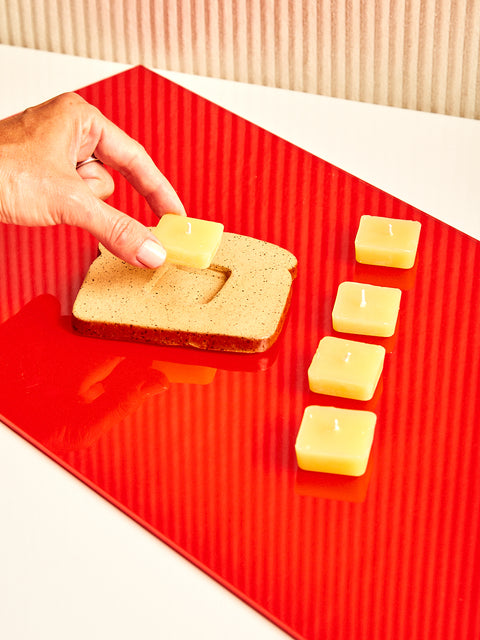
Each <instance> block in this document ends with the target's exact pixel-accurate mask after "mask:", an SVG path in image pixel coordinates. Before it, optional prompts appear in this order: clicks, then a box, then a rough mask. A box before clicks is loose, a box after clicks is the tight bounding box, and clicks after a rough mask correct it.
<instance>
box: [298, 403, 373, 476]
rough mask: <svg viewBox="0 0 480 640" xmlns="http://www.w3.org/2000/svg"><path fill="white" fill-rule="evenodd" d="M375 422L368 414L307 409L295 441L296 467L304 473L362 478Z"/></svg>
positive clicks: (370, 414) (348, 410)
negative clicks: (334, 474)
mask: <svg viewBox="0 0 480 640" xmlns="http://www.w3.org/2000/svg"><path fill="white" fill-rule="evenodd" d="M376 421H377V417H376V415H375V414H374V413H372V412H371V411H358V410H352V409H338V408H336V407H320V406H310V407H307V408H306V409H305V412H304V414H303V418H302V422H301V425H300V429H299V432H298V435H297V440H296V442H295V453H296V455H297V463H298V466H299V467H300V469H304V470H305V471H320V472H323V473H338V474H341V475H348V476H361V475H363V474H364V473H365V470H366V468H367V464H368V458H369V456H370V450H371V448H372V442H373V436H374V432H375V423H376Z"/></svg>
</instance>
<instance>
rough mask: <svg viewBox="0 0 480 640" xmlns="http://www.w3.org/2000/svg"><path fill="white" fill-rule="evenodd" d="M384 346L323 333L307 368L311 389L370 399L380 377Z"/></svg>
mask: <svg viewBox="0 0 480 640" xmlns="http://www.w3.org/2000/svg"><path fill="white" fill-rule="evenodd" d="M384 359H385V349H384V347H381V346H380V345H376V344H365V343H363V342H357V341H355V340H344V339H343V338H335V337H333V336H326V337H325V338H322V339H321V340H320V343H319V345H318V348H317V351H316V353H315V355H314V356H313V360H312V363H311V364H310V367H309V369H308V383H309V386H310V389H311V391H314V392H315V393H324V394H327V395H331V396H338V397H341V398H351V399H352V400H371V398H372V397H373V394H374V393H375V389H376V386H377V384H378V381H379V379H380V375H381V373H382V369H383V362H384Z"/></svg>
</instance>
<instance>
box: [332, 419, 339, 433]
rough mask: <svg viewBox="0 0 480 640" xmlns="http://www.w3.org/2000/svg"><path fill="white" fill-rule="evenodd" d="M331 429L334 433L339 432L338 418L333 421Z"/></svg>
mask: <svg viewBox="0 0 480 640" xmlns="http://www.w3.org/2000/svg"><path fill="white" fill-rule="evenodd" d="M333 429H334V431H340V425H339V424H338V418H335V420H334V425H333Z"/></svg>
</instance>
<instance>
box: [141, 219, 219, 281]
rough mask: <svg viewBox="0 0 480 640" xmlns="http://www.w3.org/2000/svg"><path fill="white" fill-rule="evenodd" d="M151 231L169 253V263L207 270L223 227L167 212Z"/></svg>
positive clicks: (207, 221)
mask: <svg viewBox="0 0 480 640" xmlns="http://www.w3.org/2000/svg"><path fill="white" fill-rule="evenodd" d="M152 231H153V233H154V234H155V236H156V237H157V238H158V239H159V240H160V242H161V244H162V245H163V247H164V249H165V251H166V252H167V260H168V261H169V262H173V263H175V264H180V265H184V266H187V267H194V268H197V269H206V268H208V267H209V266H210V263H211V262H212V259H213V257H214V255H215V253H216V252H217V249H218V247H219V245H220V241H221V239H222V235H223V224H221V223H220V222H210V221H209V220H201V219H199V218H187V217H185V216H179V215H175V214H172V213H167V214H165V215H164V216H162V218H160V221H159V223H158V225H157V226H156V227H155V228H154V229H152Z"/></svg>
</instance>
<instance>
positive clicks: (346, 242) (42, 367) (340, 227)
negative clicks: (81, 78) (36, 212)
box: [0, 69, 480, 640]
mask: <svg viewBox="0 0 480 640" xmlns="http://www.w3.org/2000/svg"><path fill="white" fill-rule="evenodd" d="M81 93H82V95H84V96H85V97H86V98H87V99H88V100H90V101H91V102H93V103H95V104H97V105H98V106H99V107H100V108H101V109H102V111H103V112H104V113H106V115H107V116H108V117H110V118H112V119H113V121H115V122H116V123H118V124H119V125H120V126H122V128H124V129H125V130H126V131H127V132H128V133H129V134H131V135H135V137H136V138H138V139H139V140H140V141H141V142H142V144H144V145H145V146H146V147H147V148H148V149H149V150H150V151H152V153H153V155H154V159H155V161H156V162H157V164H159V165H160V166H162V167H163V168H164V169H165V171H166V173H167V175H168V176H169V177H171V178H172V180H173V182H174V184H175V186H176V187H177V188H178V190H179V192H180V194H181V196H182V200H183V201H184V203H185V205H186V207H187V210H189V211H192V210H196V211H197V212H198V214H199V215H201V216H204V217H211V218H214V219H218V220H222V221H223V222H224V223H225V227H226V229H228V230H232V231H235V232H238V233H243V234H246V235H255V236H257V237H260V238H261V239H264V240H268V241H272V242H275V243H277V244H279V245H280V246H283V247H285V248H287V249H289V250H291V251H292V252H293V253H294V254H295V255H296V256H297V257H298V260H299V273H298V278H297V280H296V282H295V283H294V296H293V300H292V306H291V310H290V315H289V319H288V322H287V324H286V326H285V328H284V331H283V333H282V335H281V336H280V338H279V343H278V345H277V347H278V351H276V350H275V348H274V349H273V354H268V353H267V354H264V355H263V356H262V357H261V358H260V359H259V360H257V359H252V358H250V357H246V358H244V357H242V356H231V357H230V358H228V357H225V354H202V353H198V352H195V351H193V350H181V349H168V348H166V349H161V348H158V347H149V346H147V345H133V344H126V343H115V342H113V341H112V342H109V341H105V340H96V339H93V338H92V339H89V338H84V337H80V336H78V335H75V334H73V333H72V332H71V330H70V329H69V328H68V327H69V324H68V320H69V319H68V318H64V321H63V324H62V323H60V322H59V320H58V313H59V307H60V305H59V303H58V302H57V301H56V300H55V298H53V297H45V296H41V295H40V294H42V293H44V292H46V291H47V292H50V293H52V294H54V295H55V297H56V298H57V299H59V300H61V301H63V302H64V304H66V303H68V301H69V300H71V299H72V298H73V296H74V292H75V290H76V288H77V287H78V272H79V270H81V268H82V265H84V264H85V260H86V259H87V258H88V259H91V258H92V247H93V244H92V242H91V240H89V239H87V237H86V236H84V235H83V234H80V233H77V232H73V231H72V232H68V233H66V230H65V229H61V228H60V229H43V230H40V229H36V230H28V229H17V228H16V227H5V226H0V267H1V268H0V276H1V277H2V278H3V279H2V280H1V281H0V285H1V286H0V311H2V313H3V318H8V317H10V316H11V314H12V313H13V312H15V311H17V310H18V308H19V307H20V306H23V305H26V306H25V307H24V308H23V309H22V311H21V313H20V314H18V316H16V317H11V318H10V320H9V321H8V322H4V323H3V324H2V325H0V412H2V413H3V415H4V416H6V418H7V419H9V420H10V421H11V422H12V423H13V424H14V425H15V426H16V428H18V429H20V430H23V431H24V432H26V434H27V436H28V437H29V438H30V439H32V440H33V441H34V442H36V443H39V444H40V445H41V446H44V447H45V448H46V449H47V451H49V452H52V453H53V454H57V455H58V456H60V461H61V463H62V464H66V465H67V468H68V469H70V470H71V471H73V473H75V474H76V475H77V476H79V477H80V478H82V479H83V480H84V481H85V482H87V483H89V484H90V486H93V487H94V488H95V489H96V490H98V491H100V492H101V493H102V494H103V495H105V496H106V497H107V498H108V499H109V500H111V501H112V502H113V503H114V504H117V505H118V506H119V507H120V508H122V509H123V510H125V512H126V513H128V514H129V515H132V517H134V518H135V519H136V520H137V521H138V522H140V523H141V524H142V525H143V526H145V527H147V528H148V529H149V530H150V531H152V532H153V533H154V534H155V535H157V536H159V537H160V538H161V539H163V540H165V541H167V542H168V543H169V544H171V545H172V546H173V547H174V548H175V549H178V550H179V551H181V553H183V554H184V555H185V556H186V557H188V558H189V559H191V560H192V561H194V562H196V563H197V564H198V565H199V566H201V567H202V568H203V569H204V570H205V571H208V572H209V573H210V574H211V575H213V576H214V577H215V578H217V579H218V580H219V581H221V582H222V583H223V584H225V585H226V586H227V587H228V588H230V589H232V591H233V592H234V593H237V594H239V595H240V596H241V597H243V598H244V599H245V600H246V601H247V602H249V603H250V604H252V605H253V606H255V607H257V608H258V609H259V610H260V611H261V612H263V613H265V614H266V615H268V616H269V617H270V618H271V619H272V620H274V621H275V622H276V623H277V624H279V625H281V626H282V627H283V628H285V629H287V630H288V631H289V632H290V633H291V634H292V635H293V636H294V637H296V638H301V639H308V640H353V639H355V640H356V639H362V640H363V639H368V640H472V639H475V640H476V639H478V638H479V637H480V608H479V607H478V602H479V601H480V544H479V540H480V538H479V534H480V482H479V468H480V429H479V426H478V425H479V423H480V404H479V400H478V398H479V392H480V286H479V284H480V282H479V273H480V243H478V242H477V241H475V240H473V239H472V238H470V237H468V236H466V235H463V234H461V233H459V232H457V231H455V230H454V229H452V228H451V227H448V226H446V225H444V224H442V223H440V222H438V221H436V220H434V219H433V218H431V217H429V216H428V215H426V214H423V213H421V212H419V211H417V210H415V209H413V208H412V207H410V206H408V205H406V204H404V203H402V202H400V201H398V200H396V199H395V198H393V197H391V196H389V195H387V194H385V193H383V192H380V191H379V190H377V189H375V188H374V187H372V186H370V185H367V184H366V183H364V182H361V181H360V180H358V179H356V178H354V177H352V176H350V175H348V174H346V173H344V172H342V171H340V170H339V169H337V168H335V167H332V166H331V165H329V164H327V163H326V162H324V161H322V160H320V159H318V158H316V157H313V156H311V155H309V154H307V153H305V152H303V151H301V150H300V149H298V148H296V147H293V146H292V145H290V144H288V143H287V142H285V141H283V140H281V139H279V138H277V137H275V136H273V135H271V134H269V133H267V132H266V131H264V130H261V129H259V128H257V127H255V126H254V125H252V124H249V123H247V122H245V121H244V120H242V119H240V118H237V117H235V116H233V115H232V114H231V113H229V112H227V111H224V110H222V109H220V108H218V107H216V106H215V105H212V104H209V103H208V102H206V101H205V100H203V99H201V98H199V97H198V96H194V95H192V94H190V93H188V92H187V91H185V90H183V89H182V88H180V87H178V86H176V85H174V84H171V83H169V82H167V81H165V80H163V79H161V78H159V77H158V76H156V75H155V74H153V73H150V72H148V71H146V70H144V69H134V70H132V71H129V72H128V73H125V74H121V75H119V76H115V77H114V78H111V79H109V80H106V81H104V82H102V83H100V84H98V85H95V86H93V87H89V88H87V89H84V90H82V92H81ZM113 97H115V98H116V99H115V100H112V98H113ZM159 143H160V144H159ZM122 182H123V181H118V187H119V188H118V189H117V190H116V192H115V195H114V196H113V200H112V202H113V203H114V204H115V205H116V206H118V207H119V208H122V209H125V210H129V211H131V212H132V213H133V212H137V213H138V215H139V217H141V218H142V219H143V220H144V221H146V220H147V218H148V214H147V212H146V211H145V209H144V208H141V201H140V199H139V198H137V196H134V195H132V194H133V192H132V190H131V189H127V188H126V187H125V186H123V187H121V186H120V185H121V184H122ZM365 213H370V214H376V215H385V216H391V217H395V218H408V219H417V220H420V221H421V223H422V234H421V240H420V246H419V260H418V264H417V265H416V267H414V269H413V270H411V271H409V272H407V273H403V272H397V271H398V270H385V269H381V268H380V269H378V268H374V267H365V266H363V267H362V266H360V265H357V264H356V262H355V257H354V250H353V247H354V237H355V233H356V229H357V226H358V221H359V218H360V216H361V215H362V214H365ZM16 256H19V257H18V258H17V257H16ZM386 271H388V273H386ZM392 272H393V273H392ZM346 279H353V280H357V281H363V282H371V283H377V284H382V283H383V284H388V285H390V286H396V285H398V286H400V287H401V288H402V290H403V291H404V293H403V297H402V305H401V310H400V315H399V329H398V332H397V335H396V336H395V340H394V341H393V342H392V343H390V345H389V347H390V348H389V353H388V354H387V358H386V364H385V368H384V372H383V376H382V380H381V387H380V392H379V393H377V394H376V396H375V397H374V399H373V400H372V401H371V402H368V403H361V402H348V401H342V400H341V399H339V398H331V397H323V396H319V395H316V394H313V393H311V392H310V391H309V389H308V383H307V376H306V372H307V368H308V365H309V364H310V361H311V358H312V355H313V353H314V350H315V347H316V345H317V344H318V340H319V339H320V338H321V337H322V336H324V335H327V334H330V333H331V332H332V327H331V310H332V306H333V300H334V297H335V293H336V289H337V287H338V284H339V283H340V282H341V281H343V280H346ZM28 301H30V303H29V304H26V303H27V302H28ZM67 313H68V310H67ZM357 338H358V337H357ZM379 341H380V340H379ZM169 360H171V361H173V362H175V363H177V364H179V365H184V366H186V369H185V370H184V374H185V380H184V382H183V383H182V382H181V381H180V382H178V380H177V382H172V381H170V383H168V382H167V381H166V379H165V382H166V384H165V385H164V387H162V388H159V387H158V382H159V380H152V369H151V367H152V363H153V364H155V367H154V370H155V371H154V373H155V372H157V373H158V372H160V371H162V369H165V371H166V372H168V362H167V364H165V362H163V361H169ZM72 363H74V366H72ZM205 364H208V366H210V367H214V368H216V369H217V371H216V375H215V378H214V380H213V381H212V382H211V383H210V384H193V383H192V380H191V378H192V375H191V374H192V371H191V367H192V365H197V366H199V365H205ZM170 366H171V362H170ZM178 373H181V369H179V370H178ZM187 373H188V376H187V375H186V374H187ZM166 375H167V374H166ZM179 377H181V376H179ZM153 381H155V382H156V383H157V386H156V387H155V391H154V392H153V391H152V389H151V387H150V385H152V382H153ZM79 389H81V390H83V392H84V393H83V396H82V395H81V394H80V393H79ZM87 391H88V392H89V394H90V395H88V396H87V397H86V396H85V393H86V392H87ZM95 391H96V392H97V395H96V396H95V395H92V392H95ZM317 403H318V404H328V405H331V404H334V405H346V406H350V407H351V408H368V409H372V410H374V411H375V412H376V413H377V415H378V423H377V428H376V433H375V440H374V445H373V450H372V456H371V461H370V463H369V467H368V468H367V472H366V475H365V476H364V477H361V478H353V479H352V478H342V477H338V476H328V475H326V474H309V473H307V474H305V473H301V472H299V470H298V468H297V465H296V461H295V452H294V442H295V438H296V434H297V431H298V427H299V424H300V420H301V416H302V413H303V410H304V408H305V406H307V405H309V404H317Z"/></svg>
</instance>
